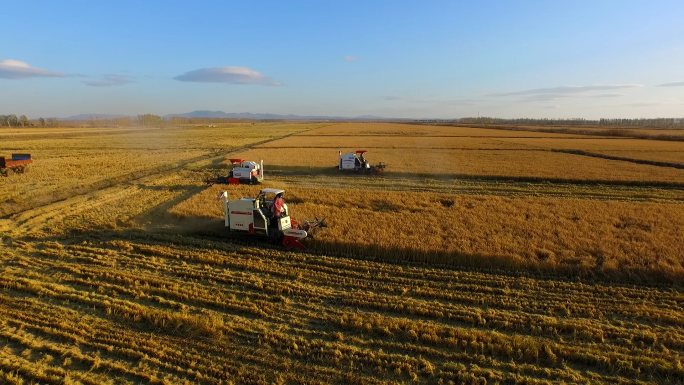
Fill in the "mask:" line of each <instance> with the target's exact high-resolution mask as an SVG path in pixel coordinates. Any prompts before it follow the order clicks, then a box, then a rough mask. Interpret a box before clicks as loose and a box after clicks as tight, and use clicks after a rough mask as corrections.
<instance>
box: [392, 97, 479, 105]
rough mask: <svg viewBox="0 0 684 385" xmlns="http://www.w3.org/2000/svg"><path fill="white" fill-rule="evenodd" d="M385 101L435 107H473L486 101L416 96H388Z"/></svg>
mask: <svg viewBox="0 0 684 385" xmlns="http://www.w3.org/2000/svg"><path fill="white" fill-rule="evenodd" d="M383 99H385V100H388V101H392V102H399V101H403V102H409V103H426V104H435V105H440V104H441V105H452V106H471V105H473V104H474V103H477V102H483V101H484V100H480V99H449V98H441V97H432V96H430V97H424V98H418V97H414V96H409V95H388V96H385V97H384V98H383Z"/></svg>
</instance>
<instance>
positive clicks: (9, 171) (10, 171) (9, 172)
mask: <svg viewBox="0 0 684 385" xmlns="http://www.w3.org/2000/svg"><path fill="white" fill-rule="evenodd" d="M12 174H14V170H12V169H11V168H6V169H5V176H12Z"/></svg>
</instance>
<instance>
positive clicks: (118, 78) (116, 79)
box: [82, 74, 135, 87]
mask: <svg viewBox="0 0 684 385" xmlns="http://www.w3.org/2000/svg"><path fill="white" fill-rule="evenodd" d="M82 82H83V84H85V85H87V86H91V87H111V86H123V85H126V84H129V83H135V81H134V80H133V79H132V78H131V77H130V76H127V75H117V74H109V75H105V76H104V77H103V80H101V81H91V80H82Z"/></svg>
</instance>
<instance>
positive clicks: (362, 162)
mask: <svg viewBox="0 0 684 385" xmlns="http://www.w3.org/2000/svg"><path fill="white" fill-rule="evenodd" d="M367 152H368V151H366V150H358V151H355V152H348V153H346V154H344V155H342V151H339V152H338V157H339V162H338V169H340V170H343V171H356V172H363V173H374V174H379V173H380V172H381V171H382V170H384V169H385V168H386V167H387V165H386V164H384V163H382V162H381V163H379V164H377V165H371V164H370V163H368V161H367V160H366V158H365V157H364V156H363V154H365V153H367Z"/></svg>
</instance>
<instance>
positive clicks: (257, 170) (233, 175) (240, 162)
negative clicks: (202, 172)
mask: <svg viewBox="0 0 684 385" xmlns="http://www.w3.org/2000/svg"><path fill="white" fill-rule="evenodd" d="M228 160H229V161H230V164H231V165H232V169H231V170H230V171H229V172H228V176H218V177H215V178H214V179H208V180H206V182H207V184H208V185H210V186H211V185H213V184H233V185H235V184H260V183H261V182H262V181H263V180H264V161H263V160H262V161H261V162H260V163H257V162H252V161H248V160H245V159H235V158H234V159H228Z"/></svg>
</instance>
